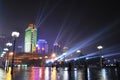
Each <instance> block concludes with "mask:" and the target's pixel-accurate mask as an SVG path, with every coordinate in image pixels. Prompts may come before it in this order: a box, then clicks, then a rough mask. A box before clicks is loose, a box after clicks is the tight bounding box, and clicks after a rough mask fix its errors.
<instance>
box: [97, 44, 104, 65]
mask: <svg viewBox="0 0 120 80" xmlns="http://www.w3.org/2000/svg"><path fill="white" fill-rule="evenodd" d="M97 49H98V50H99V51H100V53H99V57H100V66H101V67H102V56H101V54H102V52H101V50H102V49H103V46H101V45H99V46H97Z"/></svg>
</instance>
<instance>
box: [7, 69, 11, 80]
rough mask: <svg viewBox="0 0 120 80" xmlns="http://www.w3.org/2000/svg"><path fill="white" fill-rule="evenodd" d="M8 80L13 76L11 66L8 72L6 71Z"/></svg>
mask: <svg viewBox="0 0 120 80" xmlns="http://www.w3.org/2000/svg"><path fill="white" fill-rule="evenodd" d="M6 80H12V77H11V68H10V67H9V69H8V72H7V73H6Z"/></svg>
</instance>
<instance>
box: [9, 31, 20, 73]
mask: <svg viewBox="0 0 120 80" xmlns="http://www.w3.org/2000/svg"><path fill="white" fill-rule="evenodd" d="M19 35H20V33H19V32H16V31H14V32H12V37H13V55H12V64H11V74H13V67H14V54H15V43H16V38H17V37H19Z"/></svg>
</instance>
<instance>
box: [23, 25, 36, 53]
mask: <svg viewBox="0 0 120 80" xmlns="http://www.w3.org/2000/svg"><path fill="white" fill-rule="evenodd" d="M36 41H37V29H36V28H35V25H34V24H29V26H28V28H27V29H26V30H25V41H24V52H36Z"/></svg>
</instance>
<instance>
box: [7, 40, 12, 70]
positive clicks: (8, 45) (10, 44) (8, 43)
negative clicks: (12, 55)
mask: <svg viewBox="0 0 120 80" xmlns="http://www.w3.org/2000/svg"><path fill="white" fill-rule="evenodd" d="M6 46H7V47H8V50H9V51H10V47H11V46H12V43H10V42H7V43H6ZM9 51H8V53H7V54H6V71H8V69H9V66H8V65H9V58H8V56H9Z"/></svg>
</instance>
